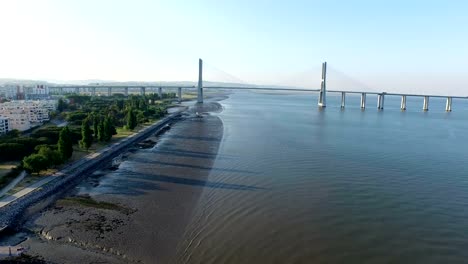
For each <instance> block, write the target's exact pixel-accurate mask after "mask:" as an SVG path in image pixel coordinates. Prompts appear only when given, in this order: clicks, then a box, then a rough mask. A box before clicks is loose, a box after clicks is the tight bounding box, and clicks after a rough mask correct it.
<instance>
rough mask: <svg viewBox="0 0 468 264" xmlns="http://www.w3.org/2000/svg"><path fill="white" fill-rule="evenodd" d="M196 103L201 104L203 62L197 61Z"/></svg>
mask: <svg viewBox="0 0 468 264" xmlns="http://www.w3.org/2000/svg"><path fill="white" fill-rule="evenodd" d="M197 103H203V61H202V59H198V96H197Z"/></svg>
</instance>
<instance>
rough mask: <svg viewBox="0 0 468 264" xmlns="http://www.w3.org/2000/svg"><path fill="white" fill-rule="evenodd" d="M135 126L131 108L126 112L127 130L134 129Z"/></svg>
mask: <svg viewBox="0 0 468 264" xmlns="http://www.w3.org/2000/svg"><path fill="white" fill-rule="evenodd" d="M136 125H137V119H136V113H135V111H134V110H133V108H131V107H130V108H129V109H128V111H127V128H128V129H134V128H135V127H136Z"/></svg>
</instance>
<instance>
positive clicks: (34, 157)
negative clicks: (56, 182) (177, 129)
mask: <svg viewBox="0 0 468 264" xmlns="http://www.w3.org/2000/svg"><path fill="white" fill-rule="evenodd" d="M173 97H175V94H173V93H171V94H163V98H173ZM160 99H161V98H160V97H159V95H157V94H147V95H146V96H141V95H131V96H129V97H128V98H124V97H123V96H112V97H91V96H83V95H71V96H68V97H67V99H66V100H63V99H60V100H59V102H58V109H57V114H58V115H60V117H61V118H63V119H65V120H66V121H67V122H68V126H66V127H63V128H61V127H56V126H47V127H43V128H40V129H36V130H33V131H32V132H31V134H30V135H29V136H22V135H21V134H20V133H11V134H9V135H7V136H4V137H0V161H14V160H20V161H22V165H21V167H23V168H24V169H26V170H28V171H29V172H40V171H42V170H45V169H47V168H51V167H53V166H56V165H59V164H62V163H64V162H66V161H67V160H68V159H70V158H71V156H72V154H73V145H74V144H78V145H79V146H80V147H81V148H83V149H89V148H90V147H91V145H92V144H93V143H94V142H108V141H110V140H111V138H112V135H115V134H116V127H125V128H126V129H129V130H133V129H135V128H136V127H137V126H138V124H142V123H144V122H147V121H149V120H151V119H153V120H154V119H158V118H161V117H163V116H164V115H165V114H166V113H167V110H166V109H167V107H168V105H169V104H170V102H171V101H170V100H160Z"/></svg>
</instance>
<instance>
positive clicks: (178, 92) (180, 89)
mask: <svg viewBox="0 0 468 264" xmlns="http://www.w3.org/2000/svg"><path fill="white" fill-rule="evenodd" d="M177 97H178V98H179V103H182V87H179V88H177Z"/></svg>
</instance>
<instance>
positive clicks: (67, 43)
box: [0, 0, 468, 95]
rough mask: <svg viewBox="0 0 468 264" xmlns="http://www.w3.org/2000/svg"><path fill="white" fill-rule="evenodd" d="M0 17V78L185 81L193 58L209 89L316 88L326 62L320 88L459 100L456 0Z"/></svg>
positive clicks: (141, 7)
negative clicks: (201, 64) (214, 84)
mask: <svg viewBox="0 0 468 264" xmlns="http://www.w3.org/2000/svg"><path fill="white" fill-rule="evenodd" d="M0 10H2V16H0V27H1V32H2V39H3V41H2V42H1V43H0V78H19V79H34V80H48V81H51V80H52V81H57V80H61V81H68V80H87V79H101V80H115V81H195V80H196V78H197V62H198V58H203V59H204V61H205V65H206V67H205V76H206V79H207V80H210V81H226V82H233V81H239V82H246V83H254V84H262V85H263V84H274V85H278V84H282V85H298V86H304V87H310V88H318V86H319V78H320V74H319V73H320V63H321V62H322V61H327V62H328V63H329V65H330V67H331V71H330V72H329V81H330V83H329V86H331V87H333V86H340V87H336V88H347V87H341V86H349V88H350V89H359V88H360V87H367V88H368V89H372V90H381V91H394V92H418V93H431V94H457V95H468V74H466V71H467V69H468V48H467V45H466V43H467V42H468V29H467V28H466V25H467V24H468V17H467V16H466V11H467V10H468V3H465V2H464V1H443V2H442V1H401V0H396V1H391V2H390V1H389V2H383V1H306V0H298V1H287V2H285V1H266V0H262V1H247V0H240V1H234V0H226V1H208V0H206V1H177V0H176V1H150V0H141V1H110V0H104V1H90V0H84V1H74V0H64V1H58V0H39V1H33V0H19V1H2V2H0ZM341 73H344V74H341ZM234 76H235V77H234ZM363 89H364V88H363Z"/></svg>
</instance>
